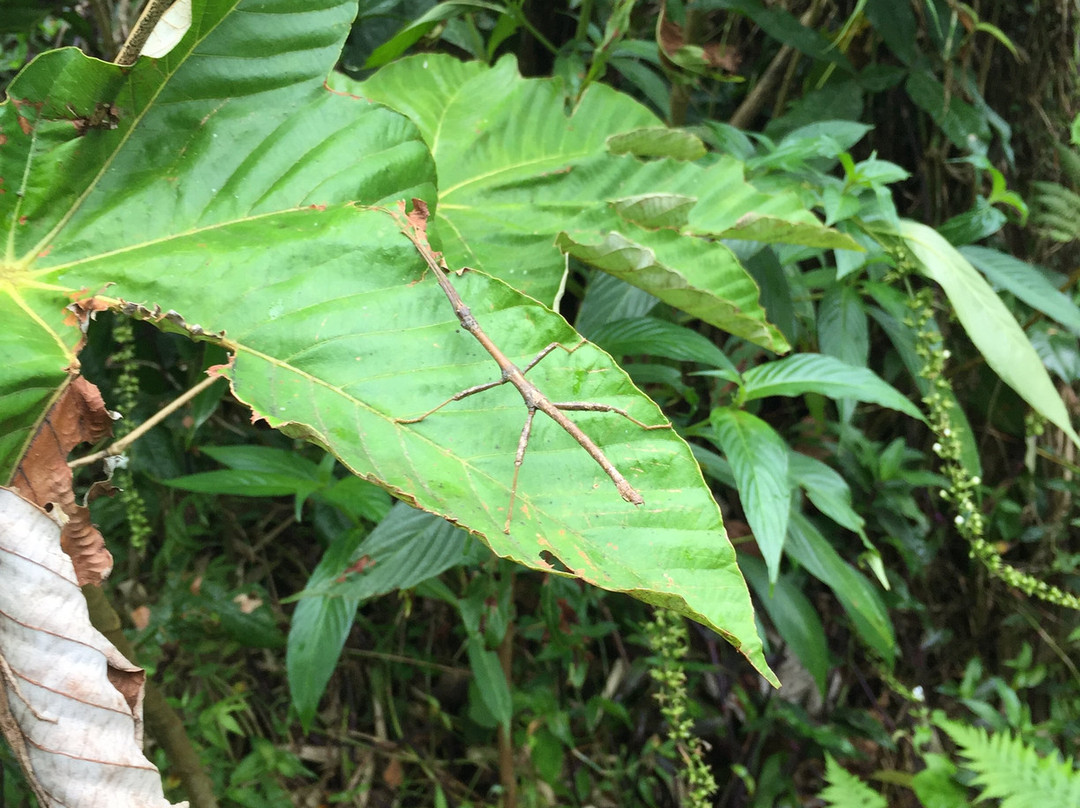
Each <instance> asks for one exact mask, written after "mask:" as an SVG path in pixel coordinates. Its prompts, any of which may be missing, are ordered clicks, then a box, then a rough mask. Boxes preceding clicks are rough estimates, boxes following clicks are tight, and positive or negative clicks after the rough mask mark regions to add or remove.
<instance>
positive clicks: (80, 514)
mask: <svg viewBox="0 0 1080 808" xmlns="http://www.w3.org/2000/svg"><path fill="white" fill-rule="evenodd" d="M111 434H112V416H111V414H110V413H109V411H108V410H107V409H106V408H105V402H104V401H103V400H102V398H101V392H100V391H99V390H98V389H97V387H96V386H94V385H93V384H91V383H90V382H88V381H87V380H86V379H84V378H82V377H81V376H72V378H71V380H70V381H69V382H68V384H67V385H66V386H65V387H64V389H63V392H61V394H60V396H59V397H58V398H57V400H56V403H55V404H53V406H52V408H51V409H50V410H49V412H48V414H47V415H46V416H45V419H44V420H43V421H42V422H41V425H40V426H39V427H38V430H37V434H36V435H35V436H34V439H33V440H32V441H31V442H30V446H29V448H28V449H27V450H26V454H25V455H23V459H22V462H21V463H19V465H18V467H17V468H16V469H15V474H14V476H13V477H12V481H11V485H12V487H13V488H15V489H17V490H18V491H19V493H20V494H22V495H23V496H24V497H25V498H26V499H28V500H30V501H31V502H33V503H34V504H35V505H37V506H39V507H40V508H43V509H44V510H45V511H46V512H49V513H52V514H54V518H56V519H57V521H58V522H59V523H60V524H61V525H62V529H61V534H60V536H61V538H60V542H61V545H62V546H63V548H64V552H66V553H67V554H68V555H69V556H71V560H72V563H74V565H75V573H76V575H77V576H78V579H79V584H80V586H85V585H86V584H100V583H101V582H102V581H103V580H104V579H105V578H107V577H108V575H109V573H110V572H111V571H112V563H113V562H112V554H111V553H109V551H108V550H107V549H106V548H105V540H104V539H103V538H102V536H101V533H100V532H99V531H98V529H97V528H96V527H94V525H93V524H92V523H91V522H90V511H89V510H88V509H86V508H84V507H82V506H81V505H79V504H78V503H77V502H76V501H75V493H74V491H73V490H72V475H71V469H70V468H68V464H67V463H68V455H69V454H70V453H71V450H72V449H74V448H75V447H76V446H78V445H79V444H80V443H96V442H97V441H99V440H101V439H102V438H105V437H108V436H109V435H111Z"/></svg>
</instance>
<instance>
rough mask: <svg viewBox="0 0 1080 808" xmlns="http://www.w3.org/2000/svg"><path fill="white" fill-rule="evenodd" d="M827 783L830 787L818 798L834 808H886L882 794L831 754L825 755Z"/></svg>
mask: <svg viewBox="0 0 1080 808" xmlns="http://www.w3.org/2000/svg"><path fill="white" fill-rule="evenodd" d="M825 782H826V783H828V784H829V785H828V787H827V788H825V789H823V790H822V792H821V793H820V794H818V796H819V797H821V799H823V800H825V804H826V805H829V806H832V808H886V804H885V800H884V799H883V798H882V797H881V795H880V794H878V793H877V792H876V791H874V790H873V789H872V788H870V786H868V785H867V784H866V783H864V782H863V781H862V780H860V779H859V778H858V777H856V776H855V775H854V774H851V772H849V771H848V770H847V769H845V768H844V767H843V766H841V765H840V764H839V763H837V762H836V761H835V760H833V756H832V755H829V754H826V755H825Z"/></svg>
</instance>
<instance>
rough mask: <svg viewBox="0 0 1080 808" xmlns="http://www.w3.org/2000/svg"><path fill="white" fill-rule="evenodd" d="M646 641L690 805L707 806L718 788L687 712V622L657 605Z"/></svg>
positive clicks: (648, 628) (662, 711)
mask: <svg viewBox="0 0 1080 808" xmlns="http://www.w3.org/2000/svg"><path fill="white" fill-rule="evenodd" d="M645 633H646V634H647V635H648V637H649V644H650V645H651V646H652V649H653V652H654V653H655V654H656V655H657V656H658V657H659V658H660V660H659V662H660V664H659V665H658V666H657V667H655V668H653V669H652V670H651V671H650V673H651V675H652V677H653V679H654V680H655V681H656V683H657V685H658V689H657V692H656V694H655V698H656V700H657V702H659V704H660V713H661V714H662V715H663V716H664V719H665V720H666V721H667V723H668V738H669V739H670V740H671V742H672V743H673V744H674V745H675V748H676V749H677V750H678V752H679V755H680V757H681V758H682V760H683V764H684V765H685V767H686V769H685V771H686V784H687V792H688V793H687V799H686V803H685V804H686V805H687V806H688V807H689V808H708V806H710V805H712V803H711V802H710V797H712V795H713V794H715V793H716V791H717V785H716V779H715V778H714V777H713V773H712V770H711V769H710V768H709V764H708V763H706V762H705V749H704V743H703V741H702V740H701V738H698V737H697V736H696V735H694V732H693V730H694V721H693V719H692V718H691V717H690V716H689V714H688V712H689V711H688V709H687V705H688V696H687V693H686V669H685V667H684V666H683V660H684V659H685V658H686V653H687V651H688V650H689V642H690V641H689V637H688V636H687V633H686V623H685V622H684V621H683V619H682V617H681V616H680V615H678V614H676V613H675V612H673V611H671V610H669V609H664V608H660V607H657V608H656V610H655V611H654V614H653V622H651V623H649V624H648V625H647V626H646V627H645Z"/></svg>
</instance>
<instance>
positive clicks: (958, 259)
mask: <svg viewBox="0 0 1080 808" xmlns="http://www.w3.org/2000/svg"><path fill="white" fill-rule="evenodd" d="M899 235H900V236H901V237H902V238H903V239H904V241H905V243H906V244H907V247H908V249H910V251H911V253H912V255H913V257H914V258H915V260H916V261H917V262H918V266H919V268H920V269H921V270H922V272H923V273H925V274H926V275H927V276H928V277H930V278H932V279H933V280H935V281H936V282H937V283H938V284H939V285H940V286H941V288H942V289H944V290H945V294H946V295H948V297H949V302H950V303H952V306H953V309H955V311H956V316H957V317H958V318H960V322H961V323H962V324H963V326H964V330H965V331H966V332H967V334H968V336H969V337H971V341H972V342H974V343H975V347H976V348H978V349H979V353H981V354H982V355H983V358H984V359H986V364H988V365H989V366H990V367H991V368H992V369H993V370H994V372H995V373H997V375H998V376H1000V377H1001V380H1002V381H1004V382H1005V383H1006V384H1007V385H1009V387H1011V388H1012V389H1013V390H1015V391H1016V392H1017V393H1018V394H1019V395H1020V397H1021V398H1022V399H1024V401H1026V402H1027V403H1028V404H1030V405H1031V406H1032V407H1033V408H1034V409H1035V411H1036V412H1038V413H1040V414H1041V415H1043V416H1044V417H1045V418H1046V419H1047V420H1049V421H1050V422H1051V423H1052V424H1054V425H1055V426H1057V427H1058V428H1059V429H1061V431H1062V432H1064V433H1065V434H1066V435H1068V436H1069V439H1070V440H1072V441H1073V443H1075V444H1077V445H1080V435H1077V434H1076V430H1075V429H1073V425H1072V421H1071V420H1070V418H1069V413H1068V411H1067V410H1066V409H1065V404H1064V402H1062V400H1061V396H1059V395H1058V392H1057V390H1056V389H1054V383H1053V382H1052V381H1051V380H1050V374H1048V373H1047V372H1046V368H1045V367H1043V363H1042V360H1040V359H1039V355H1038V353H1036V352H1035V349H1034V348H1033V347H1032V345H1031V342H1030V341H1029V340H1028V338H1027V335H1026V334H1024V331H1023V329H1022V328H1020V325H1019V323H1017V322H1016V318H1015V317H1013V316H1012V313H1011V312H1010V311H1009V310H1008V308H1006V306H1005V304H1004V303H1003V302H1002V301H1001V298H1000V297H998V296H997V294H995V292H994V290H993V289H992V288H991V287H990V284H988V283H987V282H986V280H985V279H984V278H983V277H982V275H980V274H979V273H978V272H976V271H975V268H974V267H973V266H971V264H970V263H969V262H968V260H967V259H966V258H964V256H963V255H961V254H960V253H959V252H958V251H957V250H956V248H955V247H953V246H952V245H951V244H949V242H947V241H946V240H945V239H944V238H942V237H941V236H940V235H938V234H937V232H935V231H934V230H933V229H932V228H930V227H927V226H926V225H922V224H919V223H918V222H913V221H910V220H907V219H903V220H901V221H900V230H899Z"/></svg>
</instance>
